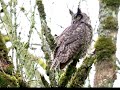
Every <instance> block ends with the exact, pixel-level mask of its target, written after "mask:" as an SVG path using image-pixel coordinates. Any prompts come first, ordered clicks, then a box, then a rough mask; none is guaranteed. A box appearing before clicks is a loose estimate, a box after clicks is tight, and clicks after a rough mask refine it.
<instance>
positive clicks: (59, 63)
mask: <svg viewBox="0 0 120 90" xmlns="http://www.w3.org/2000/svg"><path fill="white" fill-rule="evenodd" d="M69 12H70V14H71V16H72V22H71V25H70V26H69V27H67V28H66V29H65V30H64V31H63V32H62V34H61V35H60V36H58V38H57V42H56V43H57V46H56V48H55V50H54V59H53V62H52V65H51V69H56V68H58V67H60V69H63V68H64V67H65V66H66V65H67V64H68V63H69V62H70V61H72V59H73V57H74V56H75V55H77V54H78V53H80V52H81V53H80V55H79V56H80V58H82V57H83V56H85V54H86V52H87V49H88V46H89V45H90V43H91V39H92V26H91V24H90V18H89V17H88V16H87V15H86V14H85V13H82V12H81V10H80V9H79V8H78V9H77V13H76V14H74V13H73V12H72V11H71V10H69Z"/></svg>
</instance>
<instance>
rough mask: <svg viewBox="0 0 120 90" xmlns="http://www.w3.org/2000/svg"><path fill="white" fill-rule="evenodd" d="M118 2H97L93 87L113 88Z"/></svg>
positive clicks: (109, 0) (107, 0)
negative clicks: (97, 22)
mask: <svg viewBox="0 0 120 90" xmlns="http://www.w3.org/2000/svg"><path fill="white" fill-rule="evenodd" d="M118 1H119V0H115V1H112V0H99V5H100V10H99V21H100V24H99V28H98V35H99V38H98V40H97V42H96V45H95V49H96V51H95V52H96V62H95V69H96V73H95V77H94V87H113V83H114V81H115V79H116V63H115V61H116V57H115V52H116V39H117V31H118V8H119V3H118Z"/></svg>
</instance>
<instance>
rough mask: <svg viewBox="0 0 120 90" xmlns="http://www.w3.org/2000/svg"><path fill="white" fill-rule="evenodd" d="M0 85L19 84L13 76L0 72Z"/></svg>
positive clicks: (12, 85) (16, 85) (11, 85)
mask: <svg viewBox="0 0 120 90" xmlns="http://www.w3.org/2000/svg"><path fill="white" fill-rule="evenodd" d="M0 87H19V84H18V81H17V79H16V78H15V77H14V76H10V75H8V74H5V73H2V72H0Z"/></svg>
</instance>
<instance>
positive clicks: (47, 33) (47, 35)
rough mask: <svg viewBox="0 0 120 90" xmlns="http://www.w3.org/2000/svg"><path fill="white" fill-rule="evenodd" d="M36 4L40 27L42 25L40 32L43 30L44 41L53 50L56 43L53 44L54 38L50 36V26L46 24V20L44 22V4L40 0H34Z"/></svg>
mask: <svg viewBox="0 0 120 90" xmlns="http://www.w3.org/2000/svg"><path fill="white" fill-rule="evenodd" d="M36 4H37V6H38V12H39V15H40V19H41V20H40V21H41V27H42V29H41V30H42V32H43V35H44V36H45V38H46V41H47V42H48V44H49V47H50V49H51V50H52V51H53V50H54V48H55V46H56V44H55V40H54V37H53V36H52V34H51V30H50V28H49V27H48V26H47V22H46V14H45V11H44V5H43V3H42V0H36Z"/></svg>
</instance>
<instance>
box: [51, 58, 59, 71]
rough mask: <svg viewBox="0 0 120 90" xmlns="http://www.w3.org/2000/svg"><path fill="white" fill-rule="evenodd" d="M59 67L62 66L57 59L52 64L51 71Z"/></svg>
mask: <svg viewBox="0 0 120 90" xmlns="http://www.w3.org/2000/svg"><path fill="white" fill-rule="evenodd" d="M59 65H60V62H59V60H58V58H55V59H54V60H53V62H52V65H51V67H50V70H52V69H54V70H56V69H57V68H58V67H59Z"/></svg>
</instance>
